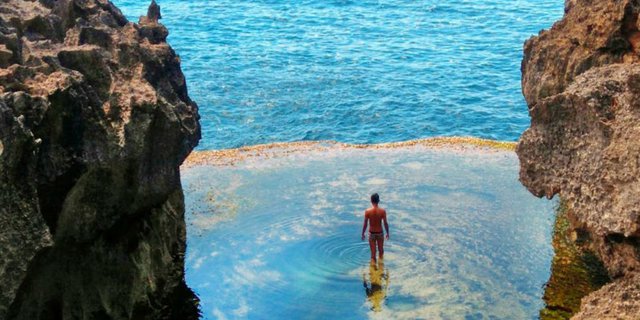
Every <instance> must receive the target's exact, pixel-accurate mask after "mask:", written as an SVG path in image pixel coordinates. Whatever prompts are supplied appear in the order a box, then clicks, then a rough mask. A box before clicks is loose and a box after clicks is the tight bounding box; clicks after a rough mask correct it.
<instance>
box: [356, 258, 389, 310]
mask: <svg viewBox="0 0 640 320" xmlns="http://www.w3.org/2000/svg"><path fill="white" fill-rule="evenodd" d="M362 285H363V286H364V292H365V294H366V295H367V300H368V301H369V303H371V310H373V311H376V312H379V311H382V305H383V304H384V299H385V298H386V297H387V288H389V270H388V269H385V268H384V260H383V259H379V260H378V262H373V261H372V262H371V263H369V273H368V276H367V274H365V273H364V272H363V273H362Z"/></svg>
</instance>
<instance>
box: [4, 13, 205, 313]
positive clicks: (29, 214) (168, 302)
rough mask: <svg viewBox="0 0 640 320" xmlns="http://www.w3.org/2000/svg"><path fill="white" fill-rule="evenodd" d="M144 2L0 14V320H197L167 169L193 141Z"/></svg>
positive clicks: (179, 209)
mask: <svg viewBox="0 0 640 320" xmlns="http://www.w3.org/2000/svg"><path fill="white" fill-rule="evenodd" d="M159 18H160V10H159V7H158V6H157V5H156V4H155V3H152V5H151V6H150V8H149V12H148V14H147V15H146V16H143V17H141V18H140V22H139V23H138V24H135V23H131V22H129V21H127V19H126V18H125V17H124V16H123V15H122V13H121V12H120V11H119V10H118V8H116V7H115V6H114V5H113V4H112V3H111V2H109V1H106V0H64V1H47V0H41V1H22V0H12V1H3V2H2V3H0V87H1V88H2V94H1V95H0V248H2V254H1V255H0V283H2V285H1V290H0V319H195V318H197V317H198V310H197V298H196V297H195V295H194V294H193V293H192V292H191V290H190V289H189V288H188V287H187V286H186V284H185V282H184V252H185V245H186V244H185V237H186V228H185V222H184V199H183V193H182V187H181V184H180V172H179V166H180V164H181V163H182V161H183V160H184V159H185V158H186V157H187V155H188V154H189V153H190V151H191V150H192V149H193V148H194V147H195V146H196V144H197V143H198V140H199V139H200V125H199V122H198V120H199V116H198V107H197V105H196V104H195V103H194V102H193V101H192V100H191V99H190V98H189V96H188V93H187V87H186V83H185V79H184V76H183V74H182V72H181V69H180V58H179V57H178V56H177V55H176V53H175V52H174V51H173V50H172V48H171V47H170V46H169V45H168V44H167V43H166V37H167V35H168V31H167V29H166V28H165V27H164V26H163V25H162V24H160V23H159V22H158V19H159Z"/></svg>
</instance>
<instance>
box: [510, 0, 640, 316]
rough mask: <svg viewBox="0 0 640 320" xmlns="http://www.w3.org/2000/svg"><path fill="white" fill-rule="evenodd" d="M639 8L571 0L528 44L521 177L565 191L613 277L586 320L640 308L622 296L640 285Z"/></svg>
mask: <svg viewBox="0 0 640 320" xmlns="http://www.w3.org/2000/svg"><path fill="white" fill-rule="evenodd" d="M639 13H640V3H638V2H637V1H631V0H623V1H614V0H607V1H595V2H594V1H588V0H572V1H566V6H565V16H564V18H563V19H562V20H561V21H559V22H557V23H556V24H555V25H554V26H553V27H552V28H551V29H550V30H548V31H542V32H541V33H540V34H539V35H538V36H537V37H533V38H532V39H530V40H528V41H527V42H526V43H525V46H524V60H523V62H522V87H523V93H524V95H525V98H526V100H527V102H528V104H529V113H530V115H531V128H529V129H528V130H527V131H526V132H525V133H524V134H523V135H522V137H521V139H520V142H519V144H518V147H517V152H518V155H519V158H520V162H521V171H520V179H521V181H522V183H523V184H524V185H525V186H526V187H527V188H528V189H529V190H530V191H531V192H532V193H533V194H535V195H537V196H540V197H541V196H547V197H553V196H554V195H556V194H559V195H560V196H561V197H562V199H563V201H564V202H565V203H566V205H567V207H568V211H569V212H568V214H569V217H570V220H571V227H572V228H573V229H574V230H575V231H576V233H578V234H580V235H581V238H583V239H584V246H585V247H588V248H589V249H591V250H593V251H594V252H596V254H597V256H598V257H599V258H600V259H601V260H602V262H603V263H604V265H605V267H606V269H607V271H608V273H609V275H610V276H611V277H612V278H613V279H614V281H613V282H612V283H611V284H610V285H607V286H605V287H603V288H602V289H600V290H598V291H595V292H593V293H592V294H590V295H589V296H587V297H586V298H584V299H583V300H582V309H583V311H582V312H580V313H578V314H577V316H576V318H580V319H581V318H584V319H588V318H592V315H605V314H609V315H615V314H621V315H625V314H626V315H631V314H632V313H628V312H627V311H628V310H638V309H639V308H640V300H638V299H635V300H625V301H623V300H621V299H623V297H625V296H629V295H631V296H635V295H637V292H638V290H639V288H638V287H637V286H636V287H635V288H634V287H633V286H631V285H629V283H630V282H629V281H630V280H628V279H632V278H634V277H637V274H638V273H639V272H640V187H639V186H640V184H639V182H640V181H639V180H640V162H639V160H638V159H640V139H638V137H640V125H639V124H640V112H639V111H640V104H639V103H638V101H640V63H639V62H640V32H639V31H638V30H639V29H640V21H639V19H638V16H639ZM634 290H635V291H634ZM631 291H634V292H635V293H634V292H631ZM599 297H600V298H599ZM586 304H588V311H587V309H585V308H586ZM634 308H635V309H634ZM623 309H624V310H623ZM625 310H627V311H625ZM625 312H627V313H625ZM596 318H598V317H596Z"/></svg>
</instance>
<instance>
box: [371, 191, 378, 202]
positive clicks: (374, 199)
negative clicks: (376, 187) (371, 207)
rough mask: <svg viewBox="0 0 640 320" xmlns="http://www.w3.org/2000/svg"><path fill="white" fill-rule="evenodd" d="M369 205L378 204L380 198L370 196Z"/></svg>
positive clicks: (373, 195) (375, 195)
mask: <svg viewBox="0 0 640 320" xmlns="http://www.w3.org/2000/svg"><path fill="white" fill-rule="evenodd" d="M371 203H373V204H378V203H380V196H379V195H378V194H377V193H374V194H372V195H371Z"/></svg>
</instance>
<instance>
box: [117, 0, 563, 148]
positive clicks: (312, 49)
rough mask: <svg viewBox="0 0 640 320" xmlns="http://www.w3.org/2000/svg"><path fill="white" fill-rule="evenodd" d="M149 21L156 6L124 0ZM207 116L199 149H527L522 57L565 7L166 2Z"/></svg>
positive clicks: (132, 13) (489, 1) (534, 3)
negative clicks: (509, 145) (477, 145)
mask: <svg viewBox="0 0 640 320" xmlns="http://www.w3.org/2000/svg"><path fill="white" fill-rule="evenodd" d="M114 2H115V3H116V4H117V5H118V6H119V7H120V8H121V9H122V11H123V12H124V13H125V14H126V15H127V17H128V18H129V19H130V20H132V21H137V17H138V16H140V15H142V14H145V13H146V7H147V5H148V3H149V1H140V0H115V1H114ZM158 3H159V4H160V5H161V7H162V14H163V19H162V22H163V23H164V24H165V25H167V26H168V28H169V30H170V32H171V33H170V36H169V42H170V43H171V45H172V46H173V47H174V48H175V49H176V51H177V52H178V54H179V55H180V56H181V57H182V67H183V70H184V73H185V74H186V77H187V81H188V85H189V90H190V95H191V97H192V98H193V99H194V100H195V101H197V102H198V103H199V105H200V108H201V109H200V114H201V115H202V126H203V139H202V140H201V142H200V146H199V147H198V148H199V149H221V148H233V147H238V146H244V145H254V144H260V143H268V142H285V141H299V140H337V141H341V142H351V143H379V142H389V141H404V140H410V139H415V138H423V137H430V136H459V135H464V136H475V137H482V138H490V139H497V140H510V141H514V140H516V139H517V138H518V137H519V136H520V134H521V133H522V131H524V129H526V128H527V126H528V124H529V119H528V115H527V107H526V104H525V102H524V100H523V98H522V96H521V93H520V60H521V54H522V44H523V42H524V40H526V39H527V38H529V37H530V36H531V35H533V34H536V33H537V32H538V31H539V30H541V29H543V28H549V27H550V26H551V24H552V23H553V22H554V21H556V20H557V19H559V18H560V17H561V16H562V13H563V1H561V0H451V1H437V0H422V1H416V0H375V1H372V0H361V1H350V0H313V1H310V0H295V1H294V0H257V1H246V0H217V1H214V0H158Z"/></svg>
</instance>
